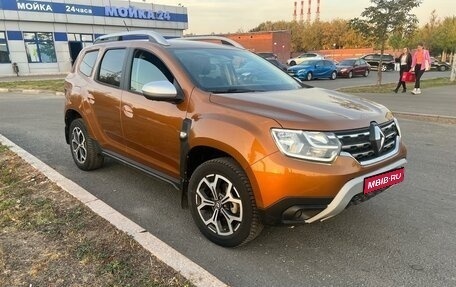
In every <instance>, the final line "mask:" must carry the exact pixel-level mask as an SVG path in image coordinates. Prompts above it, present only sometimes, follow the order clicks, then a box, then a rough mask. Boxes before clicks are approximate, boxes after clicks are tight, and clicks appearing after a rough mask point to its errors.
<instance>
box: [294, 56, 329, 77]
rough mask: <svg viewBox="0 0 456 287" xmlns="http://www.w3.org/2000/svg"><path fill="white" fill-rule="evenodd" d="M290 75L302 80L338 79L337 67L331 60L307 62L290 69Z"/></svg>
mask: <svg viewBox="0 0 456 287" xmlns="http://www.w3.org/2000/svg"><path fill="white" fill-rule="evenodd" d="M288 74H289V75H290V76H292V77H296V78H298V79H300V80H307V81H310V80H312V79H321V78H329V79H331V80H335V79H336V78H337V67H336V65H334V63H333V62H332V61H330V60H307V61H304V62H302V63H301V64H299V65H296V66H292V67H289V68H288Z"/></svg>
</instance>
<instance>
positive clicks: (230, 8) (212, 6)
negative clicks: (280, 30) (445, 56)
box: [134, 0, 456, 34]
mask: <svg viewBox="0 0 456 287" xmlns="http://www.w3.org/2000/svg"><path fill="white" fill-rule="evenodd" d="M134 1H138V2H139V1H140V0H134ZM145 2H149V3H154V4H165V5H173V6H177V5H179V4H181V5H183V6H185V7H187V9H188V10H187V13H188V18H189V20H188V29H187V30H185V31H184V34H189V33H194V34H210V33H212V32H214V33H235V32H237V31H244V32H248V31H249V30H250V29H252V28H255V27H256V26H258V25H259V24H260V23H262V22H266V21H273V22H274V21H280V20H285V21H291V20H292V19H293V16H292V14H293V8H294V0H261V1H259V0H145ZM297 2H298V11H297V13H298V19H299V13H300V9H301V8H300V3H301V1H297ZM307 3H308V0H304V19H306V17H307V16H306V14H307ZM370 3H371V2H370V1H369V0H320V19H321V20H324V21H328V20H332V19H336V18H341V19H351V18H354V17H359V16H360V14H361V13H362V12H363V11H364V9H365V8H366V7H369V6H370ZM316 7H317V0H312V19H314V17H315V11H316ZM433 10H436V12H437V15H438V16H439V17H441V18H443V17H447V16H456V1H455V0H423V3H422V4H421V6H420V7H419V8H416V9H414V10H413V11H412V12H413V13H415V14H416V15H417V17H418V19H419V21H420V23H421V24H425V23H426V22H428V20H429V17H430V14H431V12H432V11H433Z"/></svg>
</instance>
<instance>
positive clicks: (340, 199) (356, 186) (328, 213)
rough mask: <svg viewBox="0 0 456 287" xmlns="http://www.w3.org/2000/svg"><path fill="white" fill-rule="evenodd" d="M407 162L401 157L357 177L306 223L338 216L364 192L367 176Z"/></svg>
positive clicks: (398, 166)
mask: <svg viewBox="0 0 456 287" xmlns="http://www.w3.org/2000/svg"><path fill="white" fill-rule="evenodd" d="M406 163H407V160H406V159H405V158H404V159H401V160H398V161H396V162H394V163H392V164H389V165H387V166H385V167H383V168H381V169H379V170H376V171H374V172H371V173H368V174H365V175H363V176H360V177H356V178H354V179H352V180H350V181H349V182H347V183H346V184H345V185H344V186H343V187H342V188H341V190H340V191H339V192H338V193H337V195H336V197H335V198H334V199H333V200H332V201H331V203H330V204H329V205H328V206H327V207H326V208H325V209H324V210H323V211H322V212H320V213H318V214H316V215H315V216H313V217H311V218H309V219H307V220H305V223H313V222H315V221H323V220H326V219H329V218H331V217H333V216H336V215H337V214H339V213H340V212H342V211H343V210H344V209H345V208H346V207H347V205H348V204H349V202H350V201H351V200H352V198H353V197H354V196H355V195H357V194H360V193H362V192H363V183H364V179H365V178H366V177H370V176H373V175H376V174H380V173H384V172H387V171H389V170H392V169H396V168H400V167H403V166H404V165H405V164H406Z"/></svg>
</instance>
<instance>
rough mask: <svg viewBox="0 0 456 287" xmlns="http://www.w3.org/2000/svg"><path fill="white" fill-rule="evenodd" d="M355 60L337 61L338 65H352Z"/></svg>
mask: <svg viewBox="0 0 456 287" xmlns="http://www.w3.org/2000/svg"><path fill="white" fill-rule="evenodd" d="M355 61H356V60H343V61H342V62H340V63H339V66H353V65H354V64H355Z"/></svg>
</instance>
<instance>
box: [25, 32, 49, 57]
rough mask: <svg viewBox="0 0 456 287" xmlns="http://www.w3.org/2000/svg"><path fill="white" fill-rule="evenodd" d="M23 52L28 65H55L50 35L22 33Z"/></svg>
mask: <svg viewBox="0 0 456 287" xmlns="http://www.w3.org/2000/svg"><path fill="white" fill-rule="evenodd" d="M24 43H25V50H26V51H27V58H28V61H29V63H55V62H57V57H56V56H55V47H54V39H53V38H52V33H41V32H24Z"/></svg>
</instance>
